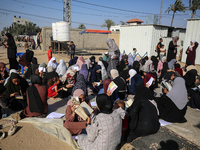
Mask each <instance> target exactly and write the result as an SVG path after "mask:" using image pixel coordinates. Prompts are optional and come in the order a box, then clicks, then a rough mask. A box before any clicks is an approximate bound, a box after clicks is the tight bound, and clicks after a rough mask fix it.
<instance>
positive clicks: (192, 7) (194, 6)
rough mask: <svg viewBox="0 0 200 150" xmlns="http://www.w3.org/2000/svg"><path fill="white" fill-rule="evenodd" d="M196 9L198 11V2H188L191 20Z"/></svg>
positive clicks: (191, 0) (199, 3)
mask: <svg viewBox="0 0 200 150" xmlns="http://www.w3.org/2000/svg"><path fill="white" fill-rule="evenodd" d="M198 9H200V0H189V10H190V11H192V16H191V19H192V18H194V15H195V14H196V11H197V10H198Z"/></svg>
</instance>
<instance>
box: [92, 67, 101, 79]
mask: <svg viewBox="0 0 200 150" xmlns="http://www.w3.org/2000/svg"><path fill="white" fill-rule="evenodd" d="M100 69H101V66H100V65H96V66H95V67H94V68H93V69H92V72H91V81H92V82H100V80H102V77H101V72H100V73H97V72H96V71H97V70H100Z"/></svg>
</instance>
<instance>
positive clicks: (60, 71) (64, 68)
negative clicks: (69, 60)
mask: <svg viewBox="0 0 200 150" xmlns="http://www.w3.org/2000/svg"><path fill="white" fill-rule="evenodd" d="M66 71H67V66H66V64H65V62H64V60H63V59H60V61H59V65H58V67H57V69H56V72H57V73H58V76H59V77H62V76H63V75H64V74H65V72H66Z"/></svg>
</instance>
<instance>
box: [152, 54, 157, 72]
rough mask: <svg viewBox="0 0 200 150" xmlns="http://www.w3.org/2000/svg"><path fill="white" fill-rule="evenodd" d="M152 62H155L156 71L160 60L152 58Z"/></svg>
mask: <svg viewBox="0 0 200 150" xmlns="http://www.w3.org/2000/svg"><path fill="white" fill-rule="evenodd" d="M151 60H152V61H153V66H154V70H157V67H158V59H157V58H156V57H155V56H151Z"/></svg>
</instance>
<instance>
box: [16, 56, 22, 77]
mask: <svg viewBox="0 0 200 150" xmlns="http://www.w3.org/2000/svg"><path fill="white" fill-rule="evenodd" d="M22 55H24V53H17V54H16V57H17V59H20V58H21V57H22ZM18 69H19V74H20V72H22V74H24V66H22V65H20V64H19V65H18ZM20 69H21V71H20Z"/></svg>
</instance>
